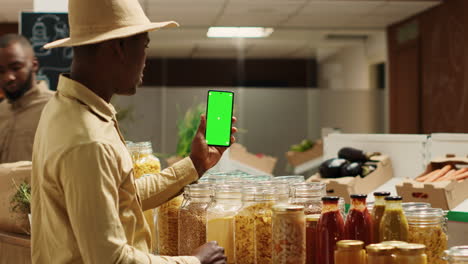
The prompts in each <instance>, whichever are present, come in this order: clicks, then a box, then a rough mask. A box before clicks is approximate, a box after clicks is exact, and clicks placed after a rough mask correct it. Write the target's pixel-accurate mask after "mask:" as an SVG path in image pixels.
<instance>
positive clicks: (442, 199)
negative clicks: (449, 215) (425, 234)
mask: <svg viewBox="0 0 468 264" xmlns="http://www.w3.org/2000/svg"><path fill="white" fill-rule="evenodd" d="M447 164H452V165H465V166H467V165H468V158H462V157H450V158H447V157H446V158H438V159H434V160H432V161H431V162H430V163H429V164H428V165H427V167H426V170H425V171H424V172H423V173H421V174H420V175H419V176H418V177H420V176H422V175H425V174H427V173H429V172H431V171H433V170H436V169H440V168H442V167H443V166H445V165H447ZM396 189H397V192H398V195H400V196H402V197H403V200H404V201H405V202H425V203H430V204H431V205H432V207H435V208H442V209H444V210H451V209H453V208H455V207H456V206H457V205H459V204H460V203H462V202H463V201H464V200H465V199H467V198H468V191H467V190H468V180H464V181H462V182H457V181H454V180H452V181H440V182H417V181H415V180H412V179H405V180H403V181H402V182H401V183H399V184H397V185H396Z"/></svg>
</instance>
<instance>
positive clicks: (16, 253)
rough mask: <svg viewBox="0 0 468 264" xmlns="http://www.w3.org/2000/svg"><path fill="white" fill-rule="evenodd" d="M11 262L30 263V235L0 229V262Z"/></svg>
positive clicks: (18, 263) (2, 263)
mask: <svg viewBox="0 0 468 264" xmlns="http://www.w3.org/2000/svg"><path fill="white" fill-rule="evenodd" d="M11 263H15V264H30V263H31V237H30V236H28V235H21V234H14V233H8V232H3V231H0V264H11Z"/></svg>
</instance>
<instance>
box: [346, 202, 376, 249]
mask: <svg viewBox="0 0 468 264" xmlns="http://www.w3.org/2000/svg"><path fill="white" fill-rule="evenodd" d="M366 198H367V195H366V194H351V209H350V210H349V212H348V215H347V216H346V222H345V235H344V238H345V239H348V240H360V241H362V242H364V246H367V245H369V244H371V243H372V217H371V215H370V213H369V211H368V210H367V204H366Z"/></svg>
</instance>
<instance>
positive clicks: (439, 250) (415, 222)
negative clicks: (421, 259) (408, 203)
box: [406, 208, 448, 264]
mask: <svg viewBox="0 0 468 264" xmlns="http://www.w3.org/2000/svg"><path fill="white" fill-rule="evenodd" d="M406 218H407V219H408V226H409V233H408V242H410V243H417V244H423V245H425V246H426V255H427V260H428V262H429V263H431V264H443V263H446V261H444V260H443V259H442V257H443V255H444V251H445V250H446V249H447V243H448V238H447V233H446V231H445V228H444V223H445V216H444V212H443V211H442V210H441V209H435V208H426V209H414V210H409V211H406Z"/></svg>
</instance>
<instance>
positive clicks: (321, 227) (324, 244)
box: [317, 196, 344, 264]
mask: <svg viewBox="0 0 468 264" xmlns="http://www.w3.org/2000/svg"><path fill="white" fill-rule="evenodd" d="M338 200H339V197H336V196H326V197H322V202H323V208H322V214H321V216H320V219H319V222H318V228H317V235H318V238H317V240H318V247H317V252H318V257H317V263H320V264H334V263H335V261H334V260H335V259H334V252H335V250H336V243H337V242H338V241H340V240H343V235H344V221H343V216H342V215H341V212H340V210H339V208H338ZM337 264H339V263H337Z"/></svg>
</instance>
